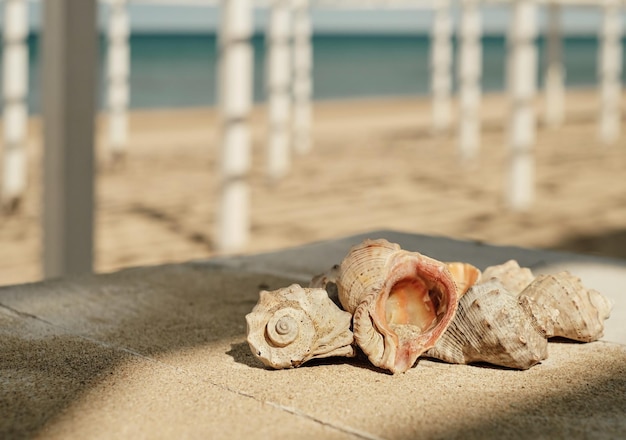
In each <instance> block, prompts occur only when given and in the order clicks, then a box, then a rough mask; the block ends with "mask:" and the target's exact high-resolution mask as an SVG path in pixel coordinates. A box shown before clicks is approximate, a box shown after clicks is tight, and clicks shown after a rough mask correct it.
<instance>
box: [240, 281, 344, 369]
mask: <svg viewBox="0 0 626 440" xmlns="http://www.w3.org/2000/svg"><path fill="white" fill-rule="evenodd" d="M351 318H352V316H351V315H350V314H349V313H347V312H345V311H343V310H341V309H339V308H338V307H337V306H336V305H335V304H334V303H333V302H332V301H331V300H330V299H329V298H328V295H327V294H326V291H325V290H324V289H309V288H302V287H300V286H299V285H297V284H293V285H291V286H289V287H286V288H283V289H278V290H274V291H265V290H264V291H261V293H260V295H259V302H258V303H257V305H256V306H255V307H254V308H253V309H252V312H250V313H249V314H247V315H246V322H247V324H248V344H249V345H250V350H251V351H252V353H253V354H254V355H255V356H256V357H257V358H258V359H259V360H260V361H261V362H263V364H265V365H267V366H268V367H272V368H292V367H298V366H300V365H301V364H303V363H304V362H306V361H308V360H311V359H315V358H325V357H330V356H348V357H350V356H354V348H353V347H352V343H353V342H354V337H353V335H352V332H351V331H350V322H351Z"/></svg>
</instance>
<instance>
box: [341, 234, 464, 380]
mask: <svg viewBox="0 0 626 440" xmlns="http://www.w3.org/2000/svg"><path fill="white" fill-rule="evenodd" d="M337 288H338V293H339V300H340V301H341V304H342V306H343V307H344V309H345V310H347V311H348V312H350V313H352V314H353V331H354V338H355V341H356V343H357V344H358V345H359V347H360V348H361V349H362V350H363V352H364V353H365V354H366V355H367V357H368V358H369V360H370V362H372V363H373V364H374V365H375V366H377V367H380V368H384V369H386V370H389V371H391V372H393V373H398V372H404V371H406V370H408V369H409V368H411V367H412V366H413V364H414V363H415V361H416V360H417V358H418V357H419V356H420V355H421V354H422V353H423V352H424V351H426V350H427V349H429V348H430V347H432V346H433V345H434V344H435V342H436V341H437V339H438V338H439V337H440V336H441V334H442V333H443V332H444V331H445V329H446V328H447V327H448V325H449V324H450V322H451V320H452V317H453V316H454V313H455V311H456V307H457V301H458V293H457V286H456V284H455V282H454V278H453V276H452V274H451V273H450V271H449V270H448V267H447V266H446V264H445V263H442V262H440V261H437V260H434V259H432V258H429V257H426V256H424V255H421V254H419V253H417V252H408V251H404V250H402V249H400V246H399V245H397V244H392V243H389V242H388V241H387V240H365V241H364V242H362V243H361V244H359V245H357V246H354V247H353V248H352V249H351V250H350V252H349V253H348V255H347V256H346V257H345V258H344V260H343V261H342V262H341V265H340V268H339V274H338V276H337Z"/></svg>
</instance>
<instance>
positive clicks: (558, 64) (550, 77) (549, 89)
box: [544, 3, 565, 128]
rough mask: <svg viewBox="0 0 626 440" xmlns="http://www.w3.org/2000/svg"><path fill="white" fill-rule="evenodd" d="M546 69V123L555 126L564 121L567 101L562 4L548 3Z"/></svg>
mask: <svg viewBox="0 0 626 440" xmlns="http://www.w3.org/2000/svg"><path fill="white" fill-rule="evenodd" d="M546 43H547V47H546V71H545V80H544V83H545V100H546V103H545V123H546V125H547V126H548V127H551V128H555V127H558V126H560V125H561V124H562V123H563V113H564V102H565V86H564V81H565V70H564V67H563V47H562V46H563V44H562V36H561V5H559V4H557V3H550V4H549V5H548V25H547V34H546Z"/></svg>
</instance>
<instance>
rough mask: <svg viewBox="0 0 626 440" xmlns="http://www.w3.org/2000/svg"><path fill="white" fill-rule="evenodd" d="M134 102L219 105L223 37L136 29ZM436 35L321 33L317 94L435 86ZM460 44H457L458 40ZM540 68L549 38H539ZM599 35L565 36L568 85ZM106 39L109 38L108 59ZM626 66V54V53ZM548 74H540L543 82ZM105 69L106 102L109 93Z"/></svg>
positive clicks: (499, 61)
mask: <svg viewBox="0 0 626 440" xmlns="http://www.w3.org/2000/svg"><path fill="white" fill-rule="evenodd" d="M482 42H483V77H482V83H483V88H484V89H485V90H487V91H497V90H502V89H503V87H504V76H505V46H506V41H505V38H504V37H500V36H487V37H484V38H483V41H482ZM130 43H131V77H130V83H131V97H130V102H131V107H134V108H150V107H192V106H207V105H213V104H214V103H215V98H216V90H215V85H216V78H215V72H216V70H215V69H216V59H217V50H216V38H215V35H209V34H206V35H205V34H202V35H169V34H168V35H133V36H132V37H131V42H130ZM252 43H253V47H254V68H255V73H254V86H255V87H254V90H255V96H254V99H255V101H257V102H259V101H262V100H263V99H264V88H263V84H264V76H265V75H264V73H265V72H264V55H265V47H264V38H263V36H255V37H254V38H253V40H252ZM28 44H29V48H30V87H31V88H30V90H31V93H30V95H29V108H30V110H31V112H37V111H38V109H39V107H40V103H39V87H38V83H39V81H38V78H39V50H38V45H39V39H38V37H37V36H36V35H31V36H30V37H29V40H28ZM429 46H430V39H429V37H428V36H427V35H423V36H419V35H418V36H415V35H410V36H395V35H394V36H378V35H377V36H365V35H364V36H358V35H357V36H355V35H316V36H315V37H314V40H313V56H314V70H313V87H314V99H317V100H319V99H337V98H360V97H377V96H418V95H426V94H428V92H429V83H430V78H429V76H430V73H429ZM454 47H455V50H456V42H455V44H454ZM538 47H539V58H540V68H541V67H542V65H543V63H542V62H541V61H542V60H543V51H544V41H543V39H541V38H540V39H539V40H538ZM597 49H598V41H597V38H595V37H568V38H566V39H565V41H564V54H565V66H566V70H567V85H568V86H570V87H581V86H591V85H593V84H595V83H596V59H597ZM105 51H106V41H105V40H104V39H101V45H100V52H101V53H100V60H101V65H104V59H105V57H104V53H105ZM624 63H625V66H624V69H623V72H626V57H625V59H624ZM540 79H541V78H539V80H540ZM103 80H104V76H103V75H102V72H101V74H100V93H99V96H100V103H101V104H102V103H104V102H105V101H104V100H103V99H102V98H103V90H104V87H103Z"/></svg>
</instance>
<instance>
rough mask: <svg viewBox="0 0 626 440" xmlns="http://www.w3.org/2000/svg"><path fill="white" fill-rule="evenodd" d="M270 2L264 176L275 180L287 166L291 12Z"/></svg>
mask: <svg viewBox="0 0 626 440" xmlns="http://www.w3.org/2000/svg"><path fill="white" fill-rule="evenodd" d="M289 3H290V1H289V0H274V1H273V3H272V6H271V9H270V18H269V27H268V30H267V37H266V41H267V46H268V48H267V54H268V57H267V106H268V119H269V123H268V130H269V133H268V157H267V161H268V169H267V171H268V176H269V178H270V179H271V180H278V179H280V178H281V177H283V176H284V175H285V174H287V172H288V170H289V166H290V162H291V151H290V148H291V145H290V137H291V133H290V128H291V127H290V125H289V119H290V118H289V116H290V111H291V108H290V107H291V89H290V86H291V38H290V36H291V8H290V5H289Z"/></svg>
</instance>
